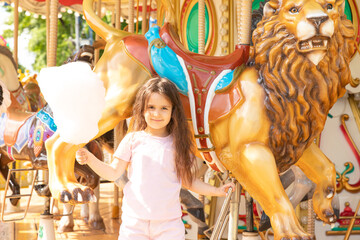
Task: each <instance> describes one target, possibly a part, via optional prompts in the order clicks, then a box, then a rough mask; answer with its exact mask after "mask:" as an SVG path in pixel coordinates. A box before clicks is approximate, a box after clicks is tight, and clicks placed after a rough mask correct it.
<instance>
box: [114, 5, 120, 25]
mask: <svg viewBox="0 0 360 240" xmlns="http://www.w3.org/2000/svg"><path fill="white" fill-rule="evenodd" d="M120 16H121V0H116V1H115V28H116V29H121V20H120Z"/></svg>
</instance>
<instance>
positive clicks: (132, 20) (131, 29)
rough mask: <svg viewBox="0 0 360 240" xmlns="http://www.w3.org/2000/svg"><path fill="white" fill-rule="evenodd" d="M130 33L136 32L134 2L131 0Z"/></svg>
mask: <svg viewBox="0 0 360 240" xmlns="http://www.w3.org/2000/svg"><path fill="white" fill-rule="evenodd" d="M128 32H131V33H133V32H134V0H129V25H128Z"/></svg>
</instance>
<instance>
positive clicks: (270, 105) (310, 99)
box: [252, 15, 355, 172]
mask: <svg viewBox="0 0 360 240" xmlns="http://www.w3.org/2000/svg"><path fill="white" fill-rule="evenodd" d="M334 24H335V32H334V35H333V37H332V39H331V40H330V42H329V49H328V52H327V54H326V56H325V57H324V59H323V60H322V61H320V62H319V64H318V65H317V66H315V65H314V64H312V63H311V62H310V61H309V60H308V59H307V58H306V57H305V56H304V55H302V54H300V53H299V52H298V51H297V49H296V38H295V36H294V35H292V34H291V33H289V32H288V31H287V29H286V27H285V24H283V23H282V22H280V21H279V20H278V19H277V15H274V16H271V17H270V18H268V19H264V20H262V21H260V22H259V24H258V27H257V29H256V30H255V31H254V33H253V42H254V50H253V56H252V57H253V60H254V61H255V67H256V68H257V70H258V71H259V76H260V77H259V83H260V84H261V85H262V86H263V88H264V91H265V96H266V97H265V106H266V112H267V116H268V118H269V120H270V121H271V127H270V131H269V147H270V148H271V150H272V152H273V153H274V156H275V158H276V162H277V167H278V169H279V171H280V172H283V171H285V170H286V169H288V168H289V167H290V166H291V165H292V164H294V163H295V162H296V161H297V160H298V159H299V158H300V156H301V155H302V153H303V152H304V150H305V149H306V148H307V147H308V146H309V145H310V144H311V143H312V142H313V141H314V139H315V137H317V136H319V134H320V133H321V131H322V129H323V126H324V124H325V120H326V117H327V114H328V112H329V110H330V108H331V107H332V106H333V104H334V103H335V102H336V100H337V99H338V98H339V97H341V96H342V95H343V94H344V93H345V89H344V87H345V85H346V84H348V83H349V82H350V79H351V74H350V70H349V61H350V58H351V56H352V54H353V53H354V48H355V46H354V41H353V39H354V38H353V36H354V30H353V26H352V24H351V22H350V21H348V20H346V19H345V16H344V15H342V16H341V17H340V18H339V19H338V20H337V21H334Z"/></svg>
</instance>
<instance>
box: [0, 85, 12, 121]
mask: <svg viewBox="0 0 360 240" xmlns="http://www.w3.org/2000/svg"><path fill="white" fill-rule="evenodd" d="M0 85H1V87H2V97H3V101H2V103H1V105H0V116H1V114H2V113H4V112H6V110H7V108H8V107H9V106H10V104H11V98H10V92H9V90H8V89H7V88H6V86H5V84H4V83H3V82H2V81H0Z"/></svg>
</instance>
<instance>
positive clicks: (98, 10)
mask: <svg viewBox="0 0 360 240" xmlns="http://www.w3.org/2000/svg"><path fill="white" fill-rule="evenodd" d="M96 9H97V10H96V12H97V15H98V16H99V17H100V18H101V0H98V1H97V4H96ZM99 39H100V36H99V35H97V34H96V35H95V41H98V40H99ZM99 58H100V51H99V49H95V51H94V65H95V64H96V63H97V62H98V61H99Z"/></svg>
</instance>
